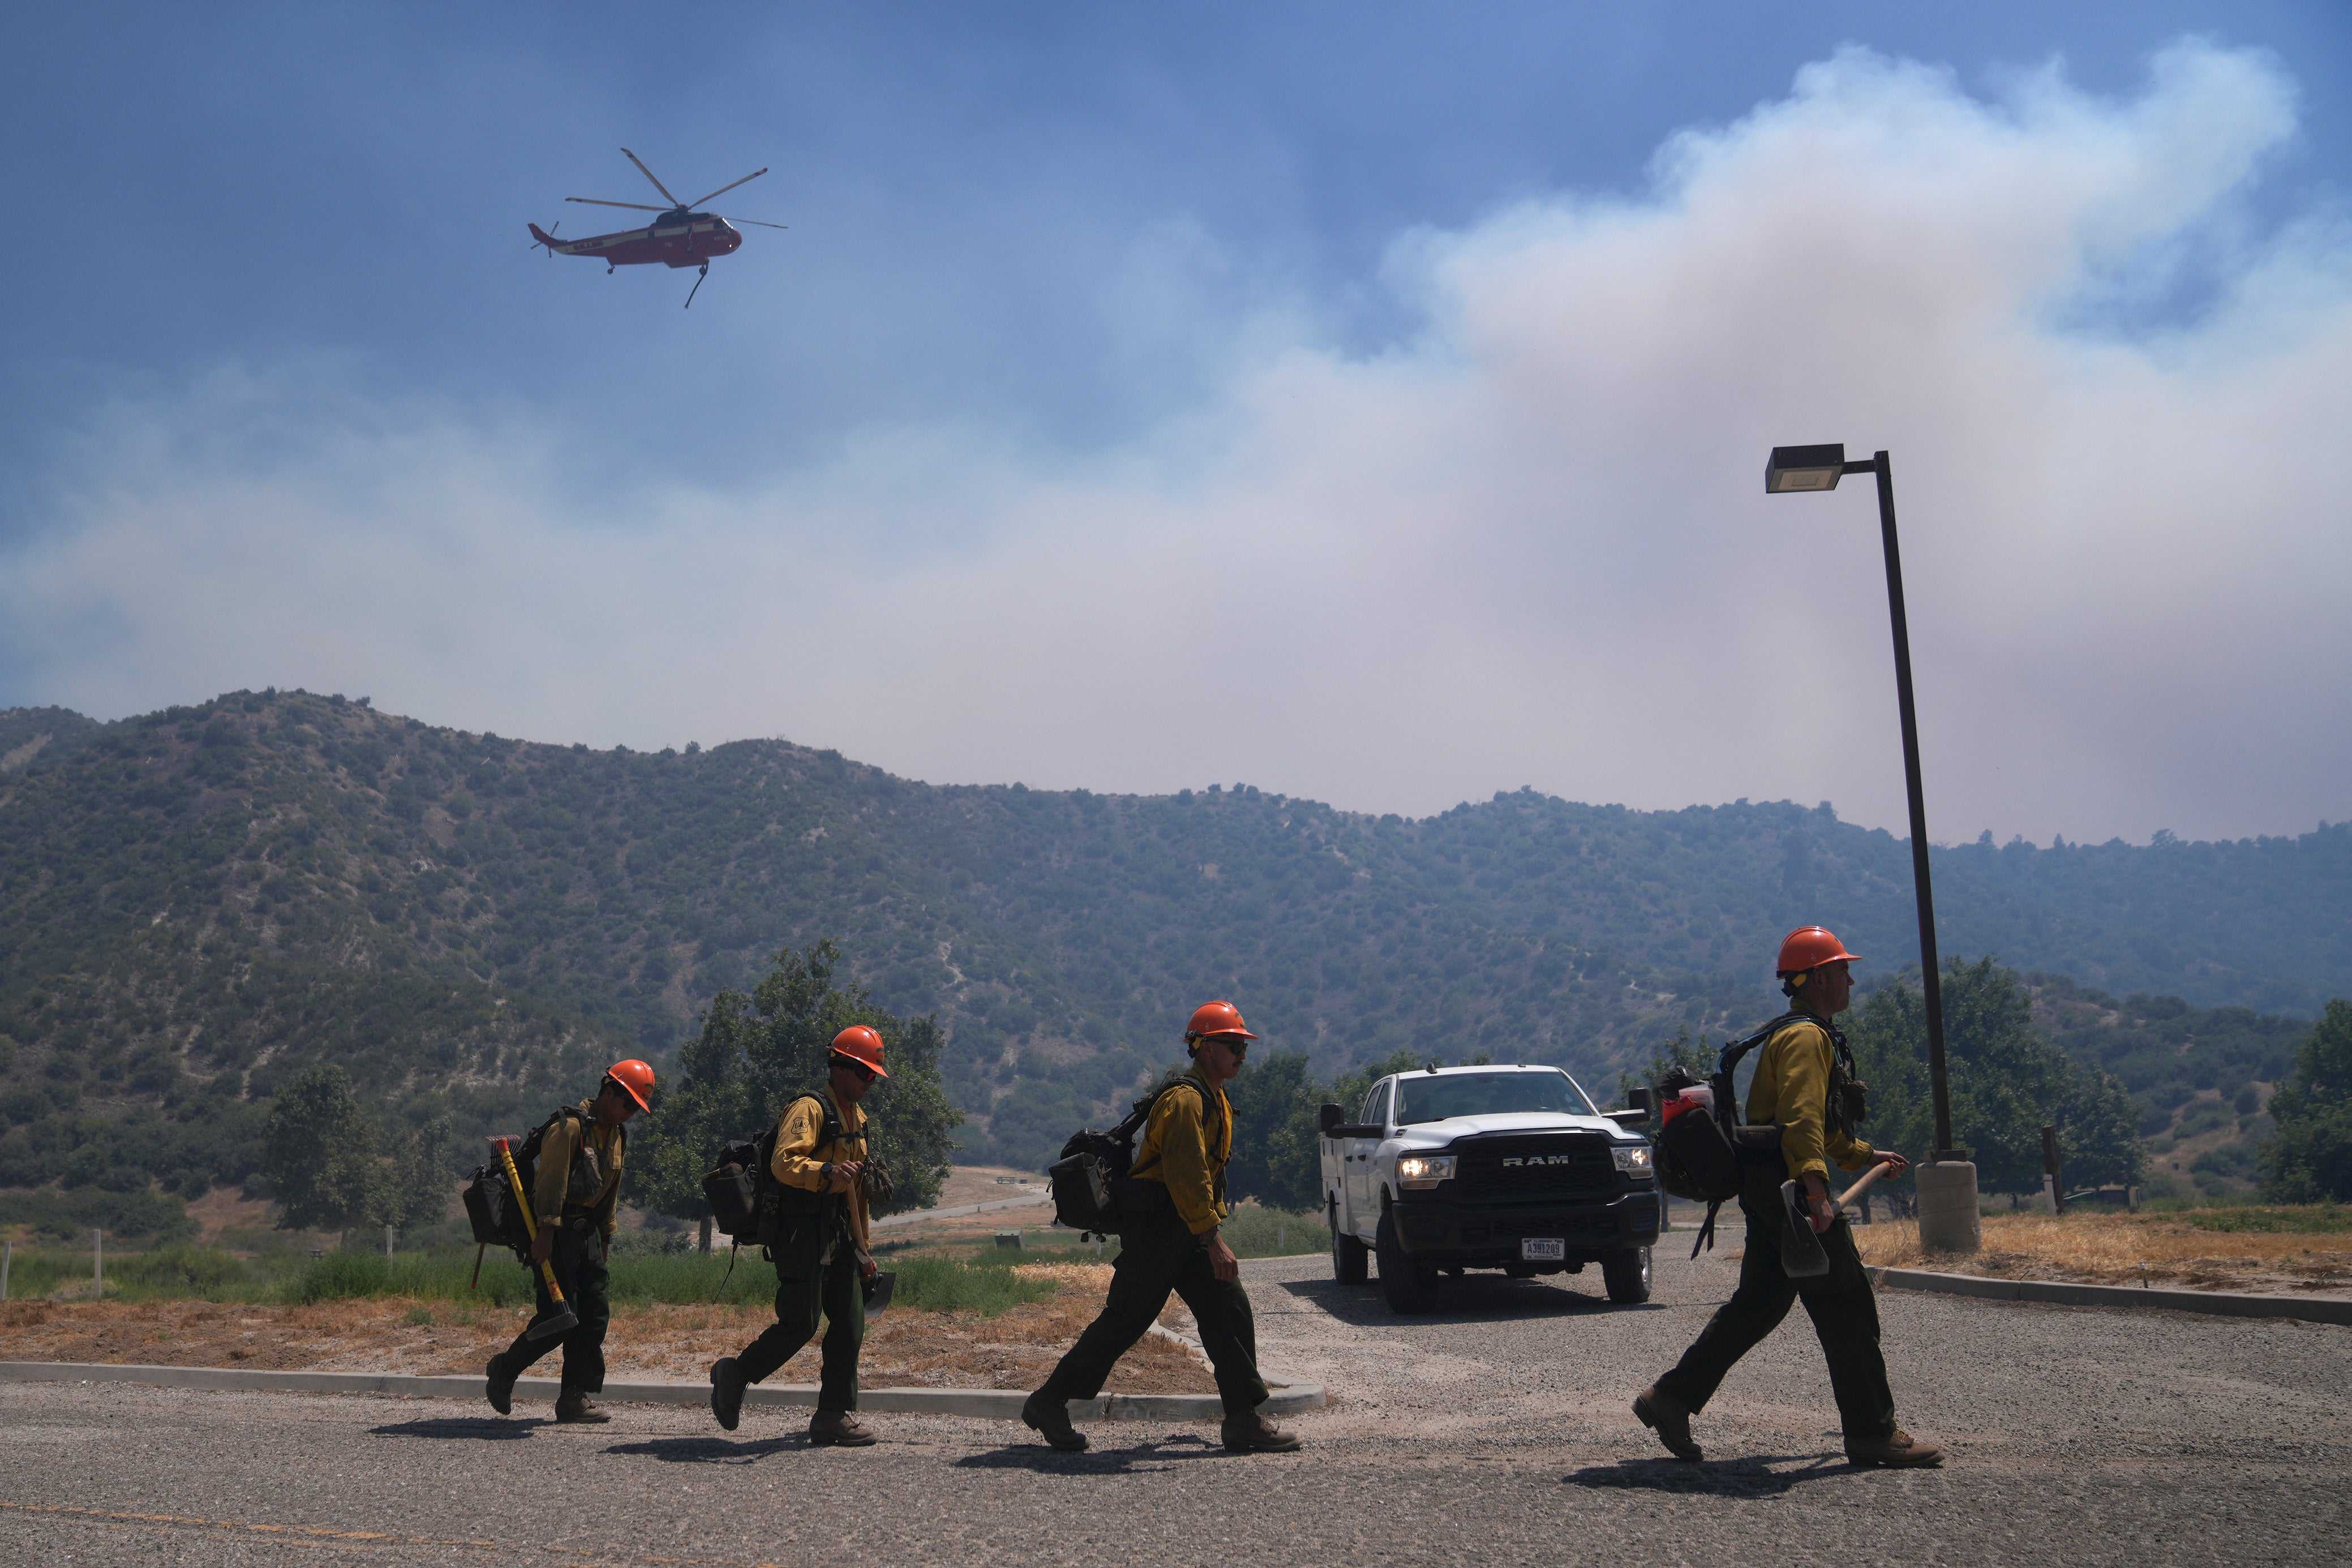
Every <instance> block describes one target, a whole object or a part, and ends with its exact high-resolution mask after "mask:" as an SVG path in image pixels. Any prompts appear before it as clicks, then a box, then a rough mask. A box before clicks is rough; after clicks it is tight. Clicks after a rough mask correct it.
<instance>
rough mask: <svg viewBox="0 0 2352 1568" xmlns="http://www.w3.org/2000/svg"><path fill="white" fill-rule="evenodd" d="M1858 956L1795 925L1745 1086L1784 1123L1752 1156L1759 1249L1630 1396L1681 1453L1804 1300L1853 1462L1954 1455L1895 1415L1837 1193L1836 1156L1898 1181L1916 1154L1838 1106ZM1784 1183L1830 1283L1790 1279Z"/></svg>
mask: <svg viewBox="0 0 2352 1568" xmlns="http://www.w3.org/2000/svg"><path fill="white" fill-rule="evenodd" d="M1853 956H1854V955H1853V954H1852V953H1849V952H1847V951H1846V950H1845V945H1844V944H1843V943H1842V942H1840V941H1839V940H1838V939H1837V938H1836V937H1835V936H1832V935H1831V934H1830V933H1829V932H1828V931H1827V930H1826V929H1824V928H1823V927H1822V926H1819V925H1807V926H1802V927H1801V928H1799V929H1798V930H1795V931H1791V932H1790V933H1789V935H1788V936H1787V938H1786V939H1785V940H1783V941H1782V942H1781V944H1780V965H1779V969H1780V989H1781V991H1782V993H1783V994H1785V995H1786V996H1787V997H1788V998H1790V1008H1791V1009H1792V1015H1791V1017H1790V1019H1789V1020H1788V1021H1787V1022H1786V1023H1785V1024H1783V1025H1782V1026H1781V1027H1780V1029H1778V1030H1775V1031H1774V1032H1773V1034H1772V1036H1771V1038H1770V1039H1769V1040H1767V1041H1766V1042H1765V1045H1764V1054H1763V1056H1762V1058H1761V1059H1760V1060H1759V1061H1758V1062H1757V1066H1756V1078H1755V1081H1754V1082H1753V1083H1751V1084H1750V1085H1749V1087H1748V1124H1750V1125H1754V1126H1760V1125H1763V1124H1768V1123H1769V1124H1772V1125H1775V1126H1778V1127H1779V1128H1780V1149H1779V1150H1778V1151H1777V1152H1773V1151H1769V1150H1767V1151H1758V1152H1756V1153H1750V1152H1748V1151H1742V1154H1741V1158H1740V1193H1739V1207H1740V1212H1741V1213H1742V1214H1744V1215H1745V1216H1746V1217H1747V1220H1748V1245H1747V1250H1746V1255H1745V1256H1744V1257H1743V1258H1742V1259H1741V1260H1740V1265H1739V1287H1738V1290H1736V1291H1733V1292H1732V1296H1731V1299H1730V1300H1729V1301H1726V1302H1724V1304H1723V1305H1722V1306H1721V1307H1720V1308H1719V1309H1717V1312H1716V1314H1715V1316H1714V1317H1713V1318H1711V1319H1709V1320H1708V1322H1707V1325H1706V1328H1705V1329H1704V1330H1702V1331H1701V1332H1700V1333H1699V1336H1698V1338H1697V1340H1696V1342H1694V1343H1693V1344H1692V1345H1691V1347H1690V1349H1689V1350H1687V1351H1685V1353H1684V1354H1683V1358H1682V1361H1681V1362H1680V1363H1679V1364H1677V1365H1676V1366H1675V1369H1674V1370H1673V1371H1672V1372H1669V1373H1667V1374H1666V1375H1664V1377H1661V1378H1659V1379H1658V1381H1657V1382H1655V1383H1654V1384H1652V1385H1650V1386H1649V1387H1648V1388H1645V1389H1643V1391H1642V1393H1641V1395H1640V1396H1639V1397H1637V1398H1636V1399H1635V1400H1634V1401H1633V1414H1634V1415H1635V1416H1637V1417H1639V1418H1640V1420H1641V1422H1642V1424H1643V1426H1645V1427H1651V1428H1653V1429H1654V1430H1655V1431H1656V1432H1657V1434H1658V1437H1659V1440H1660V1441H1661V1442H1663V1443H1664V1444H1665V1446H1666V1448H1667V1449H1668V1451H1670V1452H1671V1453H1673V1454H1674V1456H1675V1458H1680V1459H1688V1460H1692V1461H1696V1460H1697V1459H1698V1458H1700V1453H1699V1447H1698V1444H1697V1442H1696V1441H1695V1440H1694V1439H1693V1438H1692V1437H1691V1430H1690V1420H1691V1417H1692V1416H1696V1414H1698V1412H1699V1411H1701V1410H1702V1409H1704V1408H1706V1402H1707V1400H1708V1398H1709V1397H1711V1396H1713V1395H1714V1393H1715V1391H1716V1388H1717V1385H1719V1384H1721V1383H1722V1381H1723V1379H1724V1376H1725V1375H1726V1374H1727V1373H1728V1372H1730V1370H1731V1368H1732V1365H1733V1364H1734V1363H1736V1362H1737V1361H1738V1359H1739V1358H1740V1357H1741V1356H1743V1355H1745V1354H1748V1352H1749V1351H1750V1350H1753V1349H1754V1348H1755V1347H1756V1346H1757V1345H1758V1344H1759V1343H1762V1342H1763V1339H1764V1336H1765V1335H1767V1334H1769V1333H1771V1332H1772V1331H1773V1330H1774V1329H1775V1328H1777V1327H1778V1326H1780V1320H1781V1319H1782V1318H1784V1317H1786V1316H1787V1315H1788V1312H1789V1307H1790V1303H1791V1302H1794V1301H1803V1302H1804V1303H1805V1311H1806V1312H1807V1313H1808V1314H1809V1315H1811V1318H1812V1320H1813V1332H1814V1333H1816V1334H1817V1335H1819V1336H1820V1338H1821V1342H1822V1355H1823V1356H1825V1357H1826V1358H1827V1359H1828V1361H1829V1371H1830V1387H1831V1390H1832V1393H1833V1394H1834V1395H1835V1396H1836V1398H1837V1406H1838V1415H1839V1417H1840V1419H1841V1421H1842V1422H1843V1427H1844V1432H1845V1452H1846V1458H1849V1459H1851V1460H1852V1461H1853V1463H1855V1464H1857V1465H1895V1466H1914V1465H1932V1464H1936V1463H1937V1462H1938V1461H1939V1460H1940V1459H1941V1458H1943V1454H1942V1451H1941V1450H1940V1449H1938V1448H1937V1447H1936V1446H1935V1445H1934V1444H1932V1443H1923V1442H1921V1441H1919V1440H1918V1439H1917V1438H1916V1437H1912V1436H1911V1435H1910V1434H1909V1433H1908V1432H1906V1431H1904V1430H1902V1429H1901V1428H1900V1427H1896V1426H1895V1394H1894V1391H1893V1390H1892V1389H1890V1388H1889V1387H1888V1386H1887V1383H1886V1358H1885V1355H1884V1354H1881V1352H1880V1350H1879V1344H1878V1299H1877V1297H1876V1296H1874V1294H1873V1293H1872V1291H1871V1287H1870V1278H1869V1276H1868V1275H1866V1274H1864V1272H1863V1270H1862V1257H1861V1254H1859V1253H1858V1252H1856V1251H1855V1250H1854V1245H1853V1231H1852V1230H1851V1229H1849V1228H1848V1227H1847V1225H1846V1221H1845V1217H1844V1216H1843V1215H1842V1214H1840V1213H1838V1212H1837V1210H1836V1207H1835V1205H1834V1203H1833V1202H1832V1199H1831V1197H1830V1191H1829V1165H1828V1162H1829V1161H1830V1160H1832V1159H1834V1160H1836V1161H1837V1163H1838V1164H1839V1165H1840V1166H1843V1168H1845V1169H1846V1170H1850V1171H1853V1170H1860V1169H1862V1168H1863V1167H1864V1166H1867V1165H1870V1164H1872V1163H1873V1162H1879V1163H1883V1164H1885V1166H1887V1174H1888V1175H1889V1176H1901V1175H1902V1174H1903V1172H1904V1170H1905V1169H1906V1167H1907V1166H1908V1163H1909V1162H1907V1161H1906V1160H1905V1159H1904V1157H1903V1156H1902V1155H1897V1154H1893V1153H1884V1152H1879V1151H1875V1150H1874V1149H1872V1148H1871V1146H1870V1145H1868V1144H1866V1143H1864V1142H1863V1141H1862V1140H1861V1139H1859V1138H1856V1137H1855V1136H1854V1135H1853V1126H1852V1117H1851V1115H1850V1114H1849V1113H1848V1112H1847V1109H1846V1107H1845V1106H1844V1105H1843V1103H1840V1102H1841V1101H1842V1099H1843V1095H1842V1094H1841V1092H1840V1091H1841V1089H1842V1087H1843V1083H1844V1082H1845V1070H1846V1068H1847V1067H1848V1066H1849V1065H1850V1064H1851V1062H1852V1060H1853V1059H1852V1057H1851V1056H1850V1055H1848V1054H1847V1053H1846V1052H1845V1050H1844V1046H1845V1037H1844V1036H1843V1034H1841V1033H1840V1032H1839V1031H1838V1030H1837V1027H1836V1026H1835V1025H1834V1024H1832V1022H1831V1021H1830V1020H1831V1019H1833V1018H1835V1017H1836V1016H1837V1015H1838V1014H1839V1013H1841V1012H1843V1011H1844V1010H1845V1009H1846V1004H1847V1002H1848V1001H1849V1000H1850V999H1851V998H1852V997H1853V975H1852V974H1851V972H1850V971H1849V969H1848V968H1847V966H1848V965H1849V964H1850V963H1851V962H1852V961H1853ZM1787 1180H1794V1181H1795V1182H1796V1183H1797V1184H1798V1185H1799V1186H1801V1188H1802V1189H1803V1191H1804V1194H1805V1205H1806V1212H1807V1215H1808V1217H1809V1218H1808V1223H1810V1224H1811V1226H1812V1228H1813V1231H1814V1233H1815V1234H1816V1235H1818V1236H1820V1238H1821V1239H1822V1249H1823V1250H1824V1251H1826V1252H1827V1253H1828V1254H1829V1258H1830V1271H1829V1272H1828V1273H1827V1274H1824V1275H1822V1276H1820V1277H1819V1278H1815V1279H1807V1280H1791V1279H1790V1277H1789V1275H1788V1273H1787V1272H1786V1270H1783V1269H1782V1268H1781V1266H1780V1236H1781V1234H1782V1230H1781V1228H1782V1227H1783V1226H1784V1225H1785V1224H1787V1223H1788V1221H1787V1219H1786V1218H1785V1216H1786V1210H1785V1209H1784V1208H1783V1207H1781V1202H1780V1184H1781V1183H1782V1182H1783V1181H1787Z"/></svg>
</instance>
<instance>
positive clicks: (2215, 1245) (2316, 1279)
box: [1853, 1214, 2352, 1293]
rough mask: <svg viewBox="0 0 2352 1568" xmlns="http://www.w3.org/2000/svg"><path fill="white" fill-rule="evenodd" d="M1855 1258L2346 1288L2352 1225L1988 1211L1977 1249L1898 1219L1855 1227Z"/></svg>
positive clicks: (1892, 1264) (2349, 1288) (2019, 1274)
mask: <svg viewBox="0 0 2352 1568" xmlns="http://www.w3.org/2000/svg"><path fill="white" fill-rule="evenodd" d="M1853 1235H1854V1241H1855V1243H1856V1244H1857V1246H1859V1248H1860V1249H1861V1251H1862V1256H1863V1260H1864V1262H1867V1263H1881V1264H1885V1265H1886V1266H1887V1267H1889V1268H1895V1269H1935V1270H1943V1271H1945V1272H1948V1273H1965V1274H1981V1275H1986V1276H1989V1277H1992V1278H1998V1279H2031V1280H2065V1281H2082V1282H2086V1283H2092V1284H2105V1285H2124V1284H2130V1285H2137V1284H2139V1283H2142V1282H2143V1281H2145V1282H2146V1283H2148V1284H2150V1285H2165V1286H2171V1287H2174V1288H2177V1289H2188V1290H2197V1291H2326V1292H2330V1293H2335V1292H2348V1293H2352V1234H2344V1233H2340V1232H2339V1233H2337V1234H2334V1235H2326V1234H2321V1235H2310V1234H2296V1233H2293V1232H2288V1233H2273V1234H2263V1233H2260V1232H2247V1231H2214V1230H2204V1229H2200V1228H2197V1227H2196V1226H2194V1225H2192V1224H2191V1223H2190V1222H2189V1219H2188V1218H2186V1217H2184V1216H2180V1215H2168V1214H2070V1215H2066V1216H2063V1218H2051V1217H2049V1216H2047V1215H2039V1214H2000V1215H1993V1216H1990V1217H1989V1218H1986V1220H1985V1221H1984V1250H1982V1251H1981V1252H1978V1253H1974V1254H1954V1253H1948V1252H1926V1251H1923V1250H1922V1249H1921V1248H1920V1246H1919V1228H1918V1227H1917V1226H1916V1224H1911V1223H1907V1222H1905V1221H1892V1222H1885V1223H1881V1224H1877V1225H1865V1226H1861V1227H1858V1228H1856V1229H1855V1231H1854V1233H1853Z"/></svg>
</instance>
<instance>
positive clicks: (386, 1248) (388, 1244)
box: [383, 1225, 392, 1263]
mask: <svg viewBox="0 0 2352 1568" xmlns="http://www.w3.org/2000/svg"><path fill="white" fill-rule="evenodd" d="M383 1260H384V1261H385V1262H387V1263H389V1262H391V1261H392V1227H391V1226H389V1225H387V1226H385V1227H384V1228H383Z"/></svg>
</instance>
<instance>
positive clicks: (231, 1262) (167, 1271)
mask: <svg viewBox="0 0 2352 1568" xmlns="http://www.w3.org/2000/svg"><path fill="white" fill-rule="evenodd" d="M254 1281H255V1270H254V1269H253V1268H252V1266H251V1265H249V1264H247V1262H246V1261H245V1260H243V1259H241V1258H237V1257H234V1256H232V1255H231V1254H229V1253H226V1252H224V1251H222V1250H220V1249H218V1248H215V1247H191V1246H185V1245H181V1246H173V1247H159V1248H157V1249H155V1250H154V1251H152V1252H140V1253H135V1254H133V1255H131V1256H130V1257H126V1258H124V1259H123V1260H121V1262H120V1263H117V1264H114V1265H112V1266H111V1267H110V1268H109V1269H108V1270H107V1283H108V1284H109V1285H110V1286H115V1287H120V1288H121V1291H122V1293H123V1294H124V1295H125V1296H129V1297H132V1298H142V1297H159V1296H160V1297H184V1296H195V1297H200V1298H202V1299H203V1300H205V1301H228V1300H232V1299H234V1298H236V1297H237V1296H238V1295H240V1294H242V1293H244V1292H245V1291H247V1290H248V1289H249V1288H250V1287H251V1286H252V1284H253V1283H254ZM109 1293H111V1291H110V1292H109Z"/></svg>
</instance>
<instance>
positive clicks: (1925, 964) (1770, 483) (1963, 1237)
mask: <svg viewBox="0 0 2352 1568" xmlns="http://www.w3.org/2000/svg"><path fill="white" fill-rule="evenodd" d="M1848 474H1871V475H1874V476H1876V477H1877V479H1878V537H1879V542H1880V544H1881V546H1882V547H1883V549H1884V550H1885V557H1886V614H1887V620H1888V621H1889V622H1890V623H1891V624H1892V625H1893V627H1894V632H1895V706H1896V707H1897V708H1898V710H1899V711H1900V713H1901V715H1902V719H1903V781H1904V785H1905V787H1906V792H1907V793H1908V795H1909V797H1910V807H1911V886H1912V894H1913V899H1914V902H1915V903H1916V904H1917V906H1918V913H1919V966H1920V969H1921V987H1920V989H1921V991H1922V993H1923V994H1922V998H1921V999H1922V1000H1923V1001H1924V1002H1925V1004H1926V1006H1927V1083H1928V1090H1929V1092H1930V1094H1931V1096H1932V1097H1933V1100H1934V1103H1935V1113H1936V1149H1935V1153H1934V1154H1933V1155H1930V1156H1929V1157H1928V1159H1927V1161H1925V1162H1924V1163H1922V1164H1921V1165H1920V1166H1918V1173H1919V1241H1920V1245H1921V1246H1923V1247H1926V1248H1929V1249H1938V1250H1945V1251H1970V1252H1972V1251H1974V1250H1975V1249H1976V1248H1977V1246H1978V1244H1979V1234H1980V1232H1979V1223H1978V1218H1977V1180H1976V1174H1977V1173H1976V1166H1973V1165H1970V1164H1969V1160H1968V1153H1967V1151H1965V1150H1963V1149H1957V1148H1954V1147H1953V1146H1952V1095H1951V1089H1950V1086H1949V1083H1948V1080H1947V1078H1946V1076H1945V1071H1944V988H1943V977H1942V974H1941V971H1940V967H1939V965H1938V962H1937V954H1936V894H1935V888H1934V885H1933V883H1931V882H1930V880H1929V875H1928V866H1927V793H1926V790H1925V789H1923V787H1922V786H1921V784H1920V781H1919V721H1918V714H1917V709H1916V706H1915V705H1914V704H1913V702H1912V698H1911V626H1910V618H1909V617H1908V616H1907V615H1906V613H1905V612H1904V608H1903V550H1902V547H1901V545H1900V543H1899V542H1898V541H1897V539H1896V538H1895V465H1894V463H1893V461H1892V460H1891V459H1890V458H1889V457H1888V456H1887V455H1886V454H1885V452H1879V453H1875V454H1874V455H1872V456H1871V458H1870V460H1869V461H1868V462H1866V463H1849V462H1847V461H1846V460H1845V446H1844V444H1843V443H1832V444H1827V445H1821V446H1776V447H1774V448H1773V449H1772V455H1771V458H1770V459H1769V461H1768V462H1767V463H1766V464H1765V466H1764V489H1765V493H1766V494H1768V495H1780V494H1785V493H1787V492H1790V491H1797V490H1834V489H1836V488H1837V482H1838V480H1839V479H1840V478H1842V477H1843V476H1846V475H1848Z"/></svg>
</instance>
